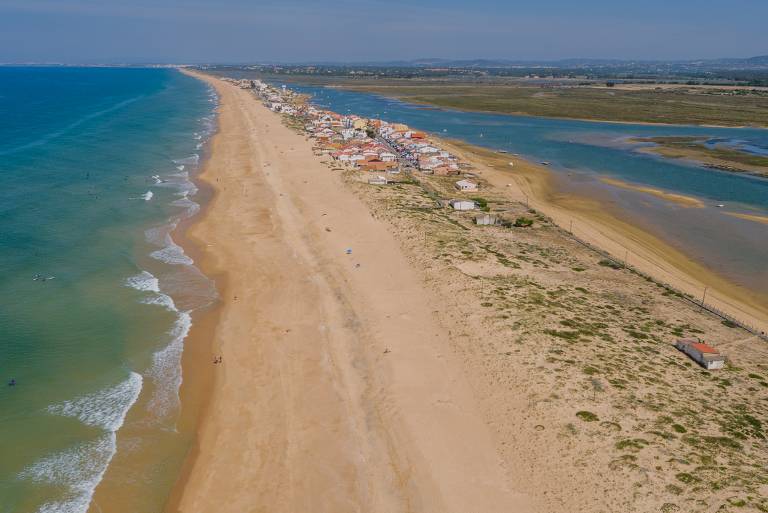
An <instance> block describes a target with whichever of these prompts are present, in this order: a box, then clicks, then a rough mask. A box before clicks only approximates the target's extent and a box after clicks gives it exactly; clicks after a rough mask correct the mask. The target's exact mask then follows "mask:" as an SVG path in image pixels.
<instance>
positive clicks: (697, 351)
mask: <svg viewBox="0 0 768 513" xmlns="http://www.w3.org/2000/svg"><path fill="white" fill-rule="evenodd" d="M675 347H676V348H677V349H679V350H680V351H682V352H684V353H685V354H687V355H688V356H690V357H691V359H692V360H693V361H695V362H696V363H698V364H699V365H701V366H702V367H704V368H705V369H707V370H712V369H722V368H723V367H725V357H724V356H723V355H721V354H720V351H718V350H717V349H715V348H714V347H712V346H710V345H708V344H705V343H703V342H700V341H698V340H695V339H690V338H681V339H678V341H677V342H675Z"/></svg>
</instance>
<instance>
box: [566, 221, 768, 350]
mask: <svg viewBox="0 0 768 513" xmlns="http://www.w3.org/2000/svg"><path fill="white" fill-rule="evenodd" d="M584 224H586V225H587V226H589V227H590V228H592V229H595V230H596V228H594V227H592V226H591V225H590V224H589V223H584ZM560 229H561V230H562V231H563V232H564V233H565V234H567V235H568V236H569V238H570V239H571V240H573V241H574V242H576V243H578V244H581V245H582V246H584V247H585V248H587V249H589V250H591V251H593V252H595V253H597V254H598V255H600V256H602V257H604V258H606V259H608V260H610V261H611V262H613V263H615V264H617V265H619V266H621V267H622V268H624V269H627V270H629V271H631V272H633V273H635V274H637V275H638V276H641V277H643V278H645V279H646V280H649V281H651V282H653V283H657V284H659V285H661V286H663V287H664V288H666V289H667V290H670V291H672V292H674V293H675V294H677V295H678V296H679V297H680V298H682V299H683V300H685V301H688V302H689V303H691V304H693V305H695V306H697V307H699V308H701V309H703V310H706V311H708V312H709V313H711V314H713V315H715V316H717V317H720V318H721V319H723V320H724V321H728V322H730V323H733V324H735V325H736V326H738V327H740V328H742V329H743V330H745V331H747V332H749V333H752V334H753V335H755V336H757V337H758V338H760V339H762V340H765V341H766V342H768V334H766V333H765V332H764V331H762V330H761V329H759V328H757V327H756V326H753V325H752V324H750V323H748V322H746V321H743V320H741V319H738V318H736V317H734V316H733V315H731V314H729V313H727V312H725V311H723V310H721V309H719V308H717V307H716V306H713V305H711V304H707V303H706V302H704V299H703V298H702V300H701V301H698V300H696V299H694V298H693V297H691V296H690V295H688V294H686V293H685V292H683V291H682V290H679V289H678V288H676V287H674V286H673V285H670V284H669V283H666V282H664V281H663V280H661V279H657V278H654V277H653V276H650V275H649V274H647V273H645V272H643V271H641V270H640V269H638V268H637V267H634V266H631V265H629V263H628V262H627V261H626V259H625V261H624V262H622V261H621V260H619V259H618V258H616V257H614V256H613V255H612V254H611V253H609V252H608V251H606V250H604V249H601V248H598V247H597V246H595V245H594V244H592V243H590V242H588V241H586V240H584V239H582V238H580V237H578V236H577V235H576V234H574V233H573V221H571V228H570V231H569V230H566V229H564V228H562V227H560ZM597 231H598V232H599V230H597ZM627 253H629V250H627ZM638 256H639V255H638ZM640 258H642V257H640ZM645 260H646V261H647V262H648V263H650V264H651V265H653V266H655V267H659V269H661V270H662V271H664V269H663V268H662V267H661V266H660V265H658V264H657V263H655V262H653V261H651V260H649V259H647V258H646V259H645ZM665 272H668V271H665ZM705 294H706V288H705Z"/></svg>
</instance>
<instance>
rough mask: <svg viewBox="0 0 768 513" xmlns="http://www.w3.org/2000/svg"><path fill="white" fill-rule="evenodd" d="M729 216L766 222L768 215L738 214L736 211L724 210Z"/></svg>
mask: <svg viewBox="0 0 768 513" xmlns="http://www.w3.org/2000/svg"><path fill="white" fill-rule="evenodd" d="M726 214H728V215H729V216H733V217H738V218H739V219H746V220H747V221H754V222H756V223H762V224H768V217H766V216H759V215H756V214H740V213H738V212H726Z"/></svg>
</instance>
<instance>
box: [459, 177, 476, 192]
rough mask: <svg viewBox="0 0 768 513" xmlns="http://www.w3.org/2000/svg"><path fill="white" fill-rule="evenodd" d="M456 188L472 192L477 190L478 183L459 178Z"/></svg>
mask: <svg viewBox="0 0 768 513" xmlns="http://www.w3.org/2000/svg"><path fill="white" fill-rule="evenodd" d="M456 188H457V189H458V190H460V191H462V192H470V191H476V190H477V184H476V183H475V182H470V181H469V180H459V181H458V182H456Z"/></svg>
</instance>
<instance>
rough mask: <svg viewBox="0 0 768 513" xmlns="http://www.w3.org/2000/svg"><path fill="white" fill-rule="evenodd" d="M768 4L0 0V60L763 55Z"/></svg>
mask: <svg viewBox="0 0 768 513" xmlns="http://www.w3.org/2000/svg"><path fill="white" fill-rule="evenodd" d="M767 26H768V0H720V1H710V0H631V1H623V0H613V1H607V0H581V1H578V0H536V1H530V0H528V1H525V2H519V1H516V0H512V1H502V0H471V1H470V0H461V1H460V0H442V1H437V0H419V1H416V0H411V1H406V0H389V1H385V0H339V1H324V0H314V1H313V0H282V1H263V0H208V1H204V0H124V1H120V0H0V62H23V61H36V62H41V61H46V62H74V63H83V62H85V63H87V62H147V61H152V62H264V61H282V62H299V61H372V60H394V59H415V58H420V57H443V58H454V59H463V58H508V59H559V58H569V57H590V58H622V59H687V58H716V57H749V56H754V55H765V54H768V28H766V27H767Z"/></svg>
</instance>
